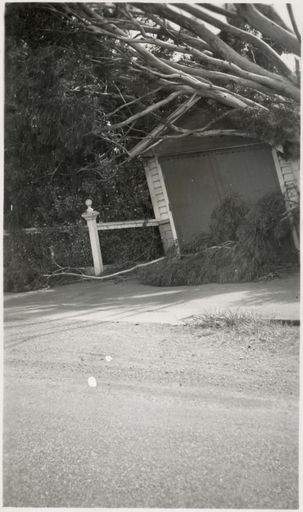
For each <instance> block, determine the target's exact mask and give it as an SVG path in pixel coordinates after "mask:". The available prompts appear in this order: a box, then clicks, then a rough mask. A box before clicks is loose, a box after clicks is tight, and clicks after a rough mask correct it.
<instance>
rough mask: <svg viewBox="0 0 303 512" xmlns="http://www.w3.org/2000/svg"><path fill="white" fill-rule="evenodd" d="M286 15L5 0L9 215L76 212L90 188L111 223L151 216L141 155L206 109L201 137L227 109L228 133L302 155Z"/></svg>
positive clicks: (292, 42) (296, 36) (236, 7)
mask: <svg viewBox="0 0 303 512" xmlns="http://www.w3.org/2000/svg"><path fill="white" fill-rule="evenodd" d="M288 11H289V20H286V22H285V20H282V19H281V18H280V16H279V15H278V14H277V12H275V10H274V8H273V7H272V6H271V5H264V4H225V7H219V6H217V5H213V4H191V3H184V4H160V3H157V4H156V3H129V4H127V3H116V4H115V3H111V4H107V3H89V4H87V3H53V4H52V3H42V2H41V3H24V4H7V6H6V141H5V167H6V172H5V211H6V218H7V219H8V220H9V222H10V223H13V224H14V223H15V224H16V225H28V224H33V223H35V222H36V223H38V224H41V223H42V224H43V223H45V224H49V223H60V222H63V221H73V220H74V217H73V215H72V214H70V212H72V211H75V210H79V208H80V204H83V201H84V199H86V197H87V196H88V195H91V194H93V195H94V196H95V197H96V194H97V197H98V201H99V200H100V202H101V203H102V205H103V207H104V212H105V218H104V220H110V219H111V218H114V217H115V214H116V212H117V211H118V210H117V209H119V218H122V216H123V215H125V216H126V217H128V218H129V217H134V216H135V215H138V216H141V217H142V215H143V214H144V212H145V213H146V212H148V211H149V210H148V208H149V207H148V205H147V199H146V198H147V193H146V187H145V186H144V176H143V173H142V169H141V166H140V162H138V160H136V158H135V157H137V156H140V155H142V154H144V151H146V149H148V148H149V147H151V146H153V145H154V144H155V143H157V141H158V140H159V137H161V135H162V133H163V130H164V129H166V128H169V130H170V133H173V136H186V135H187V132H186V130H184V129H182V128H181V127H180V125H178V118H179V117H180V115H181V114H182V113H186V112H187V111H188V110H190V109H194V108H195V106H197V105H199V106H201V105H202V107H203V108H206V109H209V110H211V112H212V113H213V119H214V122H213V123H210V124H209V123H208V125H207V126H203V125H202V126H201V127H200V128H199V129H197V130H195V133H194V135H196V136H199V137H203V136H207V135H210V134H211V133H212V132H213V131H214V130H213V128H214V126H215V122H216V121H217V120H218V119H220V118H222V116H223V117H224V118H225V119H226V118H228V119H229V121H230V129H229V130H226V129H225V130H221V132H220V133H222V134H223V135H224V133H231V130H232V131H233V133H235V132H236V133H238V134H240V135H241V134H242V135H245V136H247V135H248V136H254V137H258V138H260V139H261V140H264V141H265V142H267V143H269V144H272V145H273V146H275V145H277V144H279V145H280V146H283V148H284V152H285V154H286V156H297V155H298V148H299V138H300V137H299V130H300V122H299V111H300V108H299V106H300V70H299V59H298V57H299V54H300V33H299V30H298V27H297V25H296V21H295V17H294V15H293V11H292V8H291V6H290V5H288ZM287 53H288V54H290V55H292V56H293V62H294V63H295V64H296V65H295V66H293V67H290V66H289V65H288V64H286V62H285V59H284V55H285V54H287ZM134 189H136V194H134V193H133V190H134ZM96 191H98V192H96ZM136 201H137V202H136ZM122 204H123V205H124V208H123V213H122V209H121V206H120V205H122ZM11 205H13V210H11ZM106 205H108V207H107V206H106ZM98 207H99V205H98ZM106 208H107V210H106ZM106 212H107V213H106ZM136 212H137V213H136Z"/></svg>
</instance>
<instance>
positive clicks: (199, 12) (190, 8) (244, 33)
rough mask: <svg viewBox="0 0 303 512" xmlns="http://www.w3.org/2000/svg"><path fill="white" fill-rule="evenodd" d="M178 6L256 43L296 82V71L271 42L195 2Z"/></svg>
mask: <svg viewBox="0 0 303 512" xmlns="http://www.w3.org/2000/svg"><path fill="white" fill-rule="evenodd" d="M177 5H178V7H180V8H181V9H183V10H184V11H187V12H189V13H190V14H192V15H193V16H196V17H197V18H199V19H201V20H203V21H206V22H207V23H210V24H211V25H213V26H214V27H218V28H220V29H221V30H224V31H226V32H228V33H230V34H233V35H234V36H236V37H238V38H241V39H242V40H243V41H246V42H248V43H250V44H252V45H254V46H255V47H256V48H259V49H260V50H261V52H263V53H264V55H265V56H266V57H267V58H268V59H269V61H270V62H272V64H274V65H275V66H276V67H277V68H278V69H279V71H280V72H281V73H282V74H283V75H284V76H286V77H287V78H289V79H290V80H292V81H293V82H295V83H296V77H295V75H294V73H293V72H292V71H291V69H290V68H289V67H288V66H287V65H286V64H285V62H284V61H283V60H282V59H281V57H280V56H279V54H278V53H277V52H275V51H274V50H273V49H272V48H271V47H270V46H269V44H267V43H266V42H265V41H263V40H262V39H260V38H259V37H256V36H255V35H253V34H251V33H250V32H247V31H245V30H241V29H240V28H238V27H234V26H233V25H229V24H228V23H225V22H224V21H221V20H219V19H218V18H216V17H215V16H211V15H209V14H207V13H206V12H204V11H203V10H202V9H201V8H200V7H197V6H195V5H194V4H190V3H188V4H177Z"/></svg>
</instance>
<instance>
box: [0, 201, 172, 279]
mask: <svg viewBox="0 0 303 512" xmlns="http://www.w3.org/2000/svg"><path fill="white" fill-rule="evenodd" d="M85 204H86V206H87V210H86V212H84V213H83V214H82V215H81V216H82V217H83V218H84V219H85V220H86V223H87V225H86V226H85V225H84V226H81V225H80V226H78V225H77V227H80V228H82V229H84V230H88V233H89V238H90V244H91V252H92V257H93V262H94V270H95V275H96V276H99V275H100V274H101V273H102V272H103V268H104V267H103V261H102V254H101V247H100V240H99V236H98V231H108V230H111V229H131V228H144V227H157V226H159V225H160V224H164V223H166V222H168V221H163V222H161V221H158V220H157V219H144V220H125V221H114V222H97V217H98V215H99V212H97V211H96V210H94V209H93V208H92V201H91V200H90V199H87V200H86V201H85ZM75 226H76V225H75V224H74V225H73V226H58V227H43V228H24V229H22V230H21V231H23V232H24V233H26V234H29V235H30V234H33V235H34V234H39V233H43V232H46V231H47V232H52V231H54V232H58V231H59V232H60V231H61V232H68V231H69V229H70V228H71V227H75ZM3 234H4V236H9V235H10V232H9V231H7V230H4V231H3Z"/></svg>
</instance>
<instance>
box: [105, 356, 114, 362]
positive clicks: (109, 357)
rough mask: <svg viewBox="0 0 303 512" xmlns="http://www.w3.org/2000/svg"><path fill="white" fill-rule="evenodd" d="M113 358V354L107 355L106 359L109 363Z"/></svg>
mask: <svg viewBox="0 0 303 512" xmlns="http://www.w3.org/2000/svg"><path fill="white" fill-rule="evenodd" d="M112 359H113V358H112V357H111V356H105V361H107V362H108V363H109V362H110V361H111V360H112Z"/></svg>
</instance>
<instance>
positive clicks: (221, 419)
mask: <svg viewBox="0 0 303 512" xmlns="http://www.w3.org/2000/svg"><path fill="white" fill-rule="evenodd" d="M279 329H281V330H280V331H279V334H278V335H276V334H274V335H273V336H272V337H271V336H267V337H266V336H265V335H264V337H263V339H260V336H259V337H258V336H256V337H254V336H250V337H249V338H247V339H246V338H245V337H244V338H243V336H242V337H237V336H236V335H235V333H232V332H225V331H220V332H219V331H217V330H214V329H201V328H199V327H196V326H194V325H176V326H173V325H167V324H142V323H141V324H131V323H128V322H96V321H86V320H82V321H77V320H74V321H73V320H71V319H61V320H53V321H47V320H45V321H43V322H40V323H38V324H37V323H35V322H32V323H30V322H29V323H27V324H24V325H21V324H20V323H18V324H14V323H13V322H11V323H10V324H8V325H7V326H6V333H5V345H6V348H5V395H4V398H5V405H4V505H5V506H13V507H130V508H132V507H157V508H169V507H173V508H271V509H276V508H292V509H294V508H297V507H298V497H297V493H298V490H297V479H298V474H297V469H298V382H299V377H298V374H299V371H298V370H299V369H298V358H299V357H298V353H299V348H298V344H299V339H298V338H299V335H298V328H297V327H285V328H279ZM108 356H110V357H108ZM90 376H93V377H95V379H96V382H97V386H96V387H89V386H88V378H89V377H90Z"/></svg>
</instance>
